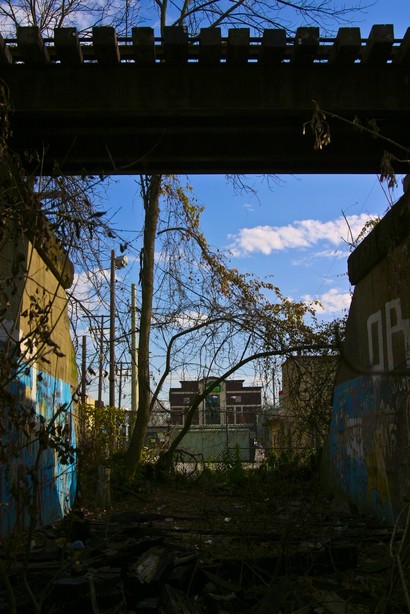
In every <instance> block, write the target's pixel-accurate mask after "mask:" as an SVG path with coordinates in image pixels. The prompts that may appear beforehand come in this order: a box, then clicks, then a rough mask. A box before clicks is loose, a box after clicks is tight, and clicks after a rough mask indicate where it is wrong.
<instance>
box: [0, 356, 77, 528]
mask: <svg viewBox="0 0 410 614" xmlns="http://www.w3.org/2000/svg"><path fill="white" fill-rule="evenodd" d="M10 392H11V394H12V395H13V397H14V399H15V409H17V411H18V412H19V414H20V420H19V422H18V427H19V428H18V427H17V426H14V427H13V426H11V427H10V421H9V420H8V418H9V416H8V414H7V412H6V411H5V412H4V413H3V417H2V427H3V435H2V441H1V443H2V454H3V462H2V463H1V464H0V499H1V503H2V505H1V509H0V536H1V537H4V536H6V535H7V534H9V533H10V532H11V531H13V530H14V529H16V530H21V529H22V528H23V527H25V526H27V523H28V519H29V503H31V502H33V503H34V505H35V507H36V510H37V523H38V524H40V525H44V524H49V523H51V522H54V521H55V520H57V519H60V518H63V517H64V515H65V514H66V513H67V511H68V510H69V509H70V508H71V507H72V505H73V502H74V497H75V492H76V471H75V455H73V457H72V458H71V459H68V458H67V457H64V456H63V455H61V454H59V453H58V450H57V449H56V448H54V447H53V445H50V446H42V447H40V437H39V434H40V432H41V428H40V424H41V423H42V424H44V425H45V426H50V425H53V426H54V427H55V428H56V429H58V432H60V433H61V437H62V439H63V440H64V439H65V442H64V448H66V449H67V450H69V449H75V445H76V437H75V428H74V420H73V408H72V390H71V386H70V385H68V384H67V383H66V382H64V381H62V380H58V379H56V378H54V377H53V376H51V375H49V374H47V373H45V372H44V371H41V370H39V369H38V368H36V366H32V367H30V368H27V369H25V370H24V371H22V372H21V373H19V375H18V377H17V378H16V379H15V380H14V381H13V382H12V383H11V385H10ZM34 468H36V470H35V472H34V471H33V470H34ZM33 480H36V486H37V488H36V491H37V494H36V500H35V501H32V497H33Z"/></svg>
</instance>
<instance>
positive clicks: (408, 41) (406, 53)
mask: <svg viewBox="0 0 410 614" xmlns="http://www.w3.org/2000/svg"><path fill="white" fill-rule="evenodd" d="M394 64H402V65H406V66H408V65H409V64H410V28H407V30H406V34H405V35H404V38H403V40H402V41H401V45H400V47H399V48H398V49H397V52H396V55H395V57H394Z"/></svg>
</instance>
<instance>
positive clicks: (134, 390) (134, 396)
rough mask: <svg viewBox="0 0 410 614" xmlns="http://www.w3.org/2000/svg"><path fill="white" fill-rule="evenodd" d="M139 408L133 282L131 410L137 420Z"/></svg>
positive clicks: (135, 309)
mask: <svg viewBox="0 0 410 614" xmlns="http://www.w3.org/2000/svg"><path fill="white" fill-rule="evenodd" d="M137 409H138V344H137V290H136V285H135V284H131V411H132V421H133V422H134V421H135V418H136V414H137Z"/></svg>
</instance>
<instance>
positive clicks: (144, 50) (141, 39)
mask: <svg viewBox="0 0 410 614" xmlns="http://www.w3.org/2000/svg"><path fill="white" fill-rule="evenodd" d="M132 44H133V48H134V58H135V61H136V62H138V64H153V63H154V62H155V37H154V29H153V28H148V27H139V28H132Z"/></svg>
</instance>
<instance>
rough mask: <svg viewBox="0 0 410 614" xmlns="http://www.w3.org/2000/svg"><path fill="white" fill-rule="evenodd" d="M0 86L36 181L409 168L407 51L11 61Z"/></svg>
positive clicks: (2, 69)
mask: <svg viewBox="0 0 410 614" xmlns="http://www.w3.org/2000/svg"><path fill="white" fill-rule="evenodd" d="M0 79H1V80H2V81H3V82H4V83H6V85H7V90H8V95H9V99H10V103H11V107H12V109H13V111H12V113H11V128H12V137H11V139H10V145H11V146H12V148H13V149H14V150H16V151H17V152H19V153H21V154H23V153H24V152H29V153H32V152H33V151H35V152H37V153H38V156H39V157H38V160H37V161H31V162H28V161H27V166H28V167H30V170H32V171H33V172H35V173H37V174H38V173H40V172H41V173H44V174H51V173H53V172H63V173H66V174H79V173H85V174H97V173H104V174H137V173H380V172H381V168H382V160H383V157H384V152H385V151H387V152H389V154H391V155H392V156H393V167H394V170H395V171H396V172H408V169H409V166H408V162H405V161H408V160H409V157H410V155H409V153H408V147H409V145H410V121H409V118H410V66H409V62H408V53H407V56H406V61H403V62H394V61H391V60H390V59H389V61H385V59H382V61H379V62H370V61H368V62H366V61H361V62H359V61H356V62H353V63H352V62H350V63H348V64H344V63H337V62H336V63H331V62H330V61H315V62H313V61H312V62H296V61H281V62H279V63H275V62H271V63H265V64H264V63H262V62H256V61H255V62H252V61H248V62H246V63H239V62H238V63H235V62H231V63H229V62H218V63H200V62H190V61H184V62H180V63H178V62H168V63H167V62H166V61H165V62H160V63H158V62H152V63H145V64H144V63H141V64H139V63H138V62H118V63H112V64H111V63H109V62H108V63H104V62H89V63H84V62H82V63H76V62H68V63H67V62H54V63H43V64H41V63H35V62H29V61H26V62H25V63H24V62H17V63H16V62H15V61H13V62H10V63H9V64H7V63H3V64H2V65H0ZM315 103H317V105H319V107H320V109H321V110H322V111H323V112H324V115H322V114H321V113H317V114H316V115H314V112H315V108H316V107H315ZM327 133H329V134H330V142H329V144H327V145H324V146H323V148H322V149H320V148H315V144H316V146H317V140H316V139H317V138H318V139H319V140H322V141H325V142H326V141H327V138H326V137H327ZM382 137H383V138H382Z"/></svg>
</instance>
